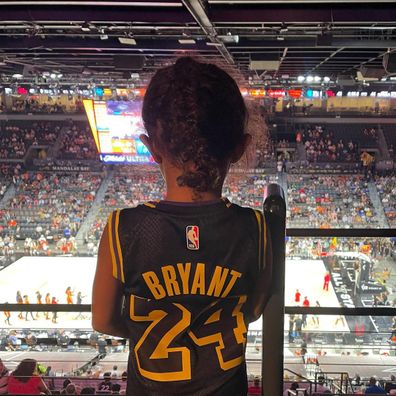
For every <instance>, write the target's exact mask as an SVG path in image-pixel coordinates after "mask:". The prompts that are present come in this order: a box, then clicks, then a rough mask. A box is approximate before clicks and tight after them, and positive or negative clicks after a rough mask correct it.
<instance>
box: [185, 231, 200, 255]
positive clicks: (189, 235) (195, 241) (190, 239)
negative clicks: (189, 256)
mask: <svg viewBox="0 0 396 396" xmlns="http://www.w3.org/2000/svg"><path fill="white" fill-rule="evenodd" d="M186 240H187V249H189V250H198V249H199V227H198V226H187V227H186Z"/></svg>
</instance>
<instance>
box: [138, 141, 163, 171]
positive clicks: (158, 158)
mask: <svg viewBox="0 0 396 396" xmlns="http://www.w3.org/2000/svg"><path fill="white" fill-rule="evenodd" d="M139 138H140V140H141V141H142V143H143V144H144V145H145V146H146V147H147V149H148V150H149V151H150V153H151V155H152V156H153V158H154V161H155V162H156V163H157V164H161V163H162V156H161V154H160V152H159V151H158V149H157V148H156V147H155V144H154V142H153V141H152V140H151V139H150V137H149V136H147V135H144V134H142V135H140V136H139Z"/></svg>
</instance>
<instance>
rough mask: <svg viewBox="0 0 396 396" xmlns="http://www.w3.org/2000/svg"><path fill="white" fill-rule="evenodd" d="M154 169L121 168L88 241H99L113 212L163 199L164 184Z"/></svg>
mask: <svg viewBox="0 0 396 396" xmlns="http://www.w3.org/2000/svg"><path fill="white" fill-rule="evenodd" d="M151 168H152V167H148V168H146V169H143V170H140V171H139V170H135V171H133V170H131V169H130V168H128V167H121V168H120V169H118V171H117V173H116V174H115V175H114V176H113V177H112V179H111V180H110V183H109V185H108V187H107V190H106V193H105V196H104V199H103V201H102V203H101V207H100V209H99V212H98V214H97V216H96V219H95V221H94V223H93V225H92V227H91V229H90V231H89V232H88V235H86V237H85V239H86V241H87V242H88V241H92V240H94V241H96V242H97V241H98V240H99V239H100V236H101V234H102V231H103V228H104V226H105V224H106V221H107V218H108V216H109V214H110V212H111V211H113V210H115V209H122V208H126V207H131V206H136V205H138V204H139V203H142V202H147V201H155V200H158V199H163V191H164V182H163V179H162V177H161V175H160V173H159V172H158V171H157V170H156V169H154V171H153V169H151Z"/></svg>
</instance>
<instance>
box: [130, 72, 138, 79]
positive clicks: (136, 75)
mask: <svg viewBox="0 0 396 396" xmlns="http://www.w3.org/2000/svg"><path fill="white" fill-rule="evenodd" d="M139 77H140V76H139V73H131V78H132V80H138V79H139Z"/></svg>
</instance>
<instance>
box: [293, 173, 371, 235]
mask: <svg viewBox="0 0 396 396" xmlns="http://www.w3.org/2000/svg"><path fill="white" fill-rule="evenodd" d="M288 201H289V207H288V215H289V217H288V219H289V220H288V221H289V222H288V224H289V227H297V228H304V227H313V228H350V227H365V226H366V227H367V226H369V227H376V226H377V225H378V219H377V218H376V213H375V210H374V208H373V204H372V203H371V201H370V198H369V195H368V191H367V186H366V184H365V182H364V180H363V178H362V177H361V176H304V175H299V176H297V175H289V177H288Z"/></svg>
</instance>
